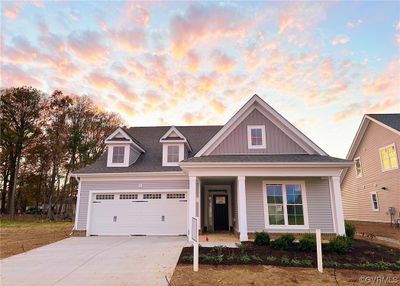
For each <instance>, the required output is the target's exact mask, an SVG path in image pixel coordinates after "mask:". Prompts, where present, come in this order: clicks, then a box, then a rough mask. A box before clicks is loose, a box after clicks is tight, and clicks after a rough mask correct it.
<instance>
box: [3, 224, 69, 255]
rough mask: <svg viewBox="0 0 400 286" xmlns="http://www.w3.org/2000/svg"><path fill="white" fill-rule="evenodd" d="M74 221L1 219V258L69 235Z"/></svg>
mask: <svg viewBox="0 0 400 286" xmlns="http://www.w3.org/2000/svg"><path fill="white" fill-rule="evenodd" d="M72 227H73V223H72V222H52V221H13V220H8V219H7V220H0V239H1V243H0V259H2V258H6V257H9V256H12V255H15V254H19V253H22V252H26V251H29V250H31V249H34V248H37V247H40V246H43V245H46V244H50V243H53V242H56V241H58V240H61V239H64V238H67V237H69V234H70V233H71V230H72Z"/></svg>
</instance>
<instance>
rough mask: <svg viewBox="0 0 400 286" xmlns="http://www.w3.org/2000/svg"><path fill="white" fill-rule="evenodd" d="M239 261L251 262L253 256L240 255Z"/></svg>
mask: <svg viewBox="0 0 400 286" xmlns="http://www.w3.org/2000/svg"><path fill="white" fill-rule="evenodd" d="M239 261H240V262H242V263H249V262H250V261H251V257H250V256H248V255H242V256H240V257H239Z"/></svg>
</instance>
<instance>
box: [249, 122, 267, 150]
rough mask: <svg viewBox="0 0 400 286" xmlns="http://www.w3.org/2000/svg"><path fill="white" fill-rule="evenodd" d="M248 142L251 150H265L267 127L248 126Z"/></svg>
mask: <svg viewBox="0 0 400 286" xmlns="http://www.w3.org/2000/svg"><path fill="white" fill-rule="evenodd" d="M247 141H248V148H249V149H265V148H266V139H265V125H249V126H247Z"/></svg>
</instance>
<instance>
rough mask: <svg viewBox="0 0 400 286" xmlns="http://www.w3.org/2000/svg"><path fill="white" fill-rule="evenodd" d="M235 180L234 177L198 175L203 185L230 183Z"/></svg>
mask: <svg viewBox="0 0 400 286" xmlns="http://www.w3.org/2000/svg"><path fill="white" fill-rule="evenodd" d="M235 180H236V177H200V181H201V184H203V185H204V184H205V185H230V184H231V183H233V182H234V181H235Z"/></svg>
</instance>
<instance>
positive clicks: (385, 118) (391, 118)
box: [367, 113, 400, 131]
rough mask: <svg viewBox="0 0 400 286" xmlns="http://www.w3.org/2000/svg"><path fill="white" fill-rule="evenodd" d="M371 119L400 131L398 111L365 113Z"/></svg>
mask: <svg viewBox="0 0 400 286" xmlns="http://www.w3.org/2000/svg"><path fill="white" fill-rule="evenodd" d="M367 116H368V117H369V118H370V119H371V120H373V119H375V120H376V121H379V122H381V123H383V124H385V125H386V126H387V127H389V128H391V129H394V130H397V131H400V113H387V114H367Z"/></svg>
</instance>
